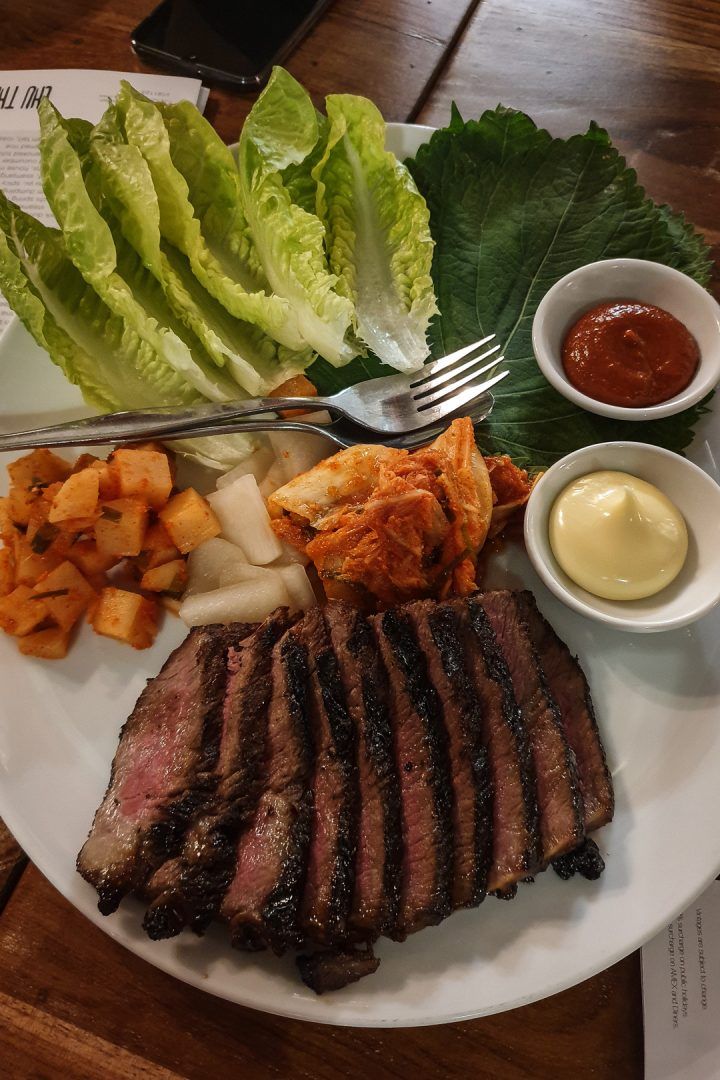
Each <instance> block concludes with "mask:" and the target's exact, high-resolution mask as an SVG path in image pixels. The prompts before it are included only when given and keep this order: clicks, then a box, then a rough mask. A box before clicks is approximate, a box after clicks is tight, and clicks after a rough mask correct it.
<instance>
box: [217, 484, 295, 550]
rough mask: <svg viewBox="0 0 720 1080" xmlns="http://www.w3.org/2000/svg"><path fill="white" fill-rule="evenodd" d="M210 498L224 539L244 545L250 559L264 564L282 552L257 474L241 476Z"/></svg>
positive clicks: (239, 545) (242, 546)
mask: <svg viewBox="0 0 720 1080" xmlns="http://www.w3.org/2000/svg"><path fill="white" fill-rule="evenodd" d="M207 499H208V502H209V503H210V506H211V507H212V508H213V511H214V512H215V514H216V515H217V518H218V521H219V522H220V528H221V529H222V535H223V537H224V539H225V540H229V541H230V542H231V543H233V544H237V545H238V547H241V548H242V550H243V551H244V552H245V555H246V557H247V560H248V562H251V563H255V565H256V566H264V565H265V564H266V563H270V562H273V560H274V559H277V558H278V557H279V556H280V555H281V554H282V548H281V546H280V541H279V540H278V538H277V536H276V535H275V533H274V532H273V531H272V529H271V528H270V518H269V516H268V512H267V510H266V508H265V503H264V501H263V497H262V495H261V494H260V491H259V489H258V486H257V481H256V480H255V477H254V476H249V475H248V476H241V477H240V478H239V479H238V480H234V481H233V483H232V484H228V486H227V487H224V488H222V490H221V491H214V492H213V493H212V495H208V497H207Z"/></svg>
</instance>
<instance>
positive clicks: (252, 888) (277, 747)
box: [220, 622, 312, 953]
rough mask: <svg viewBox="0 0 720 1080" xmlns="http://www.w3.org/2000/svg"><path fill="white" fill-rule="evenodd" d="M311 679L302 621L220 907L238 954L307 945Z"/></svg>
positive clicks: (285, 651)
mask: <svg viewBox="0 0 720 1080" xmlns="http://www.w3.org/2000/svg"><path fill="white" fill-rule="evenodd" d="M309 680H310V668H309V664H308V649H307V645H306V639H305V633H304V622H301V623H299V624H298V625H297V627H293V628H291V629H290V630H288V631H287V632H286V633H285V634H284V635H283V637H282V638H281V639H280V641H279V642H278V643H277V644H276V645H275V647H274V648H273V654H272V696H271V699H270V705H269V708H268V722H267V744H266V750H265V764H264V769H263V774H262V779H261V785H262V795H261V797H260V802H259V804H258V807H257V810H256V812H255V814H254V816H253V818H252V820H251V822H250V823H249V825H248V826H247V828H246V829H245V830H244V831H243V832H242V834H241V836H240V838H239V841H238V845H237V854H236V864H235V873H234V875H233V878H232V881H231V882H230V884H229V886H228V888H227V891H226V893H225V896H224V897H223V901H222V905H221V908H220V914H221V917H222V918H223V919H225V920H226V921H227V922H228V923H229V924H230V930H231V935H232V941H233V944H234V945H235V946H236V947H237V948H246V949H258V948H265V947H266V946H268V945H269V946H270V947H271V948H272V949H274V950H275V951H276V952H278V953H281V952H283V951H284V950H285V948H287V947H288V946H289V945H293V944H297V943H298V942H299V941H300V938H301V935H300V933H299V930H298V924H297V916H298V908H299V904H300V897H301V893H302V886H303V881H304V876H305V863H306V858H307V852H308V844H309V840H310V828H311V824H312V786H311V781H312V742H311V735H310V715H309V714H310V701H309V693H308V690H309Z"/></svg>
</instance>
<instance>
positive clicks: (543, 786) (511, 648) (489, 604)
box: [478, 589, 584, 866]
mask: <svg viewBox="0 0 720 1080" xmlns="http://www.w3.org/2000/svg"><path fill="white" fill-rule="evenodd" d="M516 597H517V594H516V593H514V592H509V591H508V590H506V589H500V590H498V591H496V592H487V593H482V594H481V595H480V596H479V597H478V601H479V602H480V603H481V604H482V607H483V609H484V611H485V613H486V614H487V616H488V619H489V620H490V624H491V626H492V628H493V631H494V634H495V638H496V640H497V642H498V645H499V646H500V648H501V649H502V651H503V654H504V656H505V660H506V661H507V665H508V669H509V671H510V676H511V678H512V683H513V691H514V693H515V700H516V701H517V703H518V705H519V706H520V708H521V710H522V714H523V719H524V722H525V728H526V731H527V734H528V741H529V743H530V750H531V753H532V758H533V764H534V766H535V779H536V784H537V799H538V806H539V811H540V836H541V839H542V862H543V864H544V865H545V866H547V864H548V863H549V862H550V861H551V860H552V859H555V858H557V857H558V856H559V855H564V854H565V853H566V852H568V851H571V850H572V849H573V848H576V847H577V846H578V845H579V844H580V843H581V841H582V839H583V836H584V826H583V817H582V802H581V798H580V788H579V785H578V781H577V775H576V772H575V760H574V756H573V754H572V753H571V751H570V748H569V746H568V743H567V740H566V738H565V734H564V732H563V728H562V725H561V722H560V713H559V709H558V707H557V705H556V704H555V701H554V700H553V698H552V696H551V695H550V692H549V690H548V687H547V684H546V683H545V680H544V678H543V674H542V671H541V669H540V667H539V665H538V658H537V656H536V653H535V650H534V648H533V645H532V642H531V640H530V637H529V634H528V631H527V627H526V624H525V620H524V618H523V615H522V612H521V611H520V609H519V606H518V603H517V599H516Z"/></svg>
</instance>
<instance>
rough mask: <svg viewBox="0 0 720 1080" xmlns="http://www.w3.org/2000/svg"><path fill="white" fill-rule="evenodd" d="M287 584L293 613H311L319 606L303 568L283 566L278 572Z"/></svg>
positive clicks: (296, 565) (296, 564)
mask: <svg viewBox="0 0 720 1080" xmlns="http://www.w3.org/2000/svg"><path fill="white" fill-rule="evenodd" d="M277 572H278V573H279V574H280V576H281V577H282V579H283V581H284V582H285V588H286V589H287V591H288V592H289V593H290V610H291V611H309V610H310V608H311V607H315V605H316V604H317V597H316V596H315V593H314V592H313V587H312V585H311V584H310V579H309V577H308V576H307V574H306V573H305V571H304V570H303V568H302V566H300V565H298V563H295V565H294V566H281V567H279V569H278V571H277Z"/></svg>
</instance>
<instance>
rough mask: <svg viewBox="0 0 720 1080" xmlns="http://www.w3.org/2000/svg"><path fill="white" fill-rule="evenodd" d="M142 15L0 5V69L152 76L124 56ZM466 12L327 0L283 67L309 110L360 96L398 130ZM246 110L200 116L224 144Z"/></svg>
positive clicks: (225, 105)
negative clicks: (309, 98) (306, 94)
mask: <svg viewBox="0 0 720 1080" xmlns="http://www.w3.org/2000/svg"><path fill="white" fill-rule="evenodd" d="M258 2H260V3H261V2H262V0H258ZM152 6H153V5H152V0H123V2H122V3H121V4H120V3H113V2H111V0H58V2H57V3H52V4H50V3H47V0H25V2H24V3H22V4H16V3H8V2H7V0H2V2H0V15H2V14H3V12H4V15H3V18H2V22H3V29H2V37H1V38H0V64H1V65H2V67H3V68H4V69H6V70H10V69H14V68H18V69H22V68H28V67H34V68H53V67H76V68H82V67H87V68H109V69H116V70H118V71H151V70H155V69H152V68H150V67H148V65H147V64H145V63H144V62H143V61H141V60H139V59H138V57H137V56H135V54H134V53H133V51H132V49H131V47H130V33H131V31H132V30H133V28H134V27H135V26H137V25H138V23H139V22H140V21H141V20H142V19H143V18H144V17H145V15H147V14H148V12H149V11H150V10H151V9H152ZM476 6H477V0H335V3H333V4H332V6H331V7H330V9H329V10H328V11H327V13H326V14H325V15H324V16H323V18H322V20H321V21H320V22H319V23H318V24H317V25H316V26H315V27H314V28H313V30H312V31H311V32H310V34H309V35H308V36H307V38H305V40H304V41H303V42H302V43H301V44H300V45H299V46H298V48H297V49H296V51H295V52H294V53H293V55H292V56H291V57H290V58H289V59H288V61H287V67H288V68H289V70H290V71H292V73H293V75H295V76H296V77H297V78H298V79H300V80H301V82H302V83H303V85H304V86H306V87H307V88H308V90H309V91H310V92H311V93H312V94H313V95H314V97H315V98H316V100H317V101H318V103H319V102H320V101H321V100H322V98H323V97H324V95H325V94H328V93H356V94H367V95H368V96H371V97H372V98H373V100H374V101H375V102H376V103H377V105H378V106H379V108H380V109H381V110H382V112H383V114H384V116H385V117H386V118H387V119H388V120H408V119H411V118H412V117H413V115H414V114H415V112H417V110H418V108H419V107H420V106H421V104H422V102H423V101H424V100H425V97H426V94H427V91H428V89H429V87H430V86H431V85H432V83H433V80H434V79H435V77H436V75H437V74H438V73H439V71H440V69H441V68H442V66H443V64H444V62H445V61H446V59H447V56H448V54H449V52H450V50H451V49H452V46H453V45H454V43H455V41H456V39H457V37H458V36H459V34H460V31H461V30H462V28H463V26H464V25H465V23H466V21H467V19H468V18H469V16H470V14H471V13H472V11H473V10H474V9H475V7H476ZM252 102H253V96H252V95H242V94H237V93H235V92H232V91H227V90H220V89H215V90H214V91H213V94H212V96H211V98H210V101H209V102H208V107H207V110H206V115H207V116H208V119H210V120H211V121H212V122H213V124H214V125H215V127H216V128H217V130H218V131H219V132H220V134H221V135H222V137H223V138H224V139H225V141H226V142H234V141H235V140H236V139H237V136H238V132H239V130H240V126H241V124H242V120H243V119H244V117H245V116H246V115H247V112H248V110H249V109H250V107H251V105H252Z"/></svg>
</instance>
